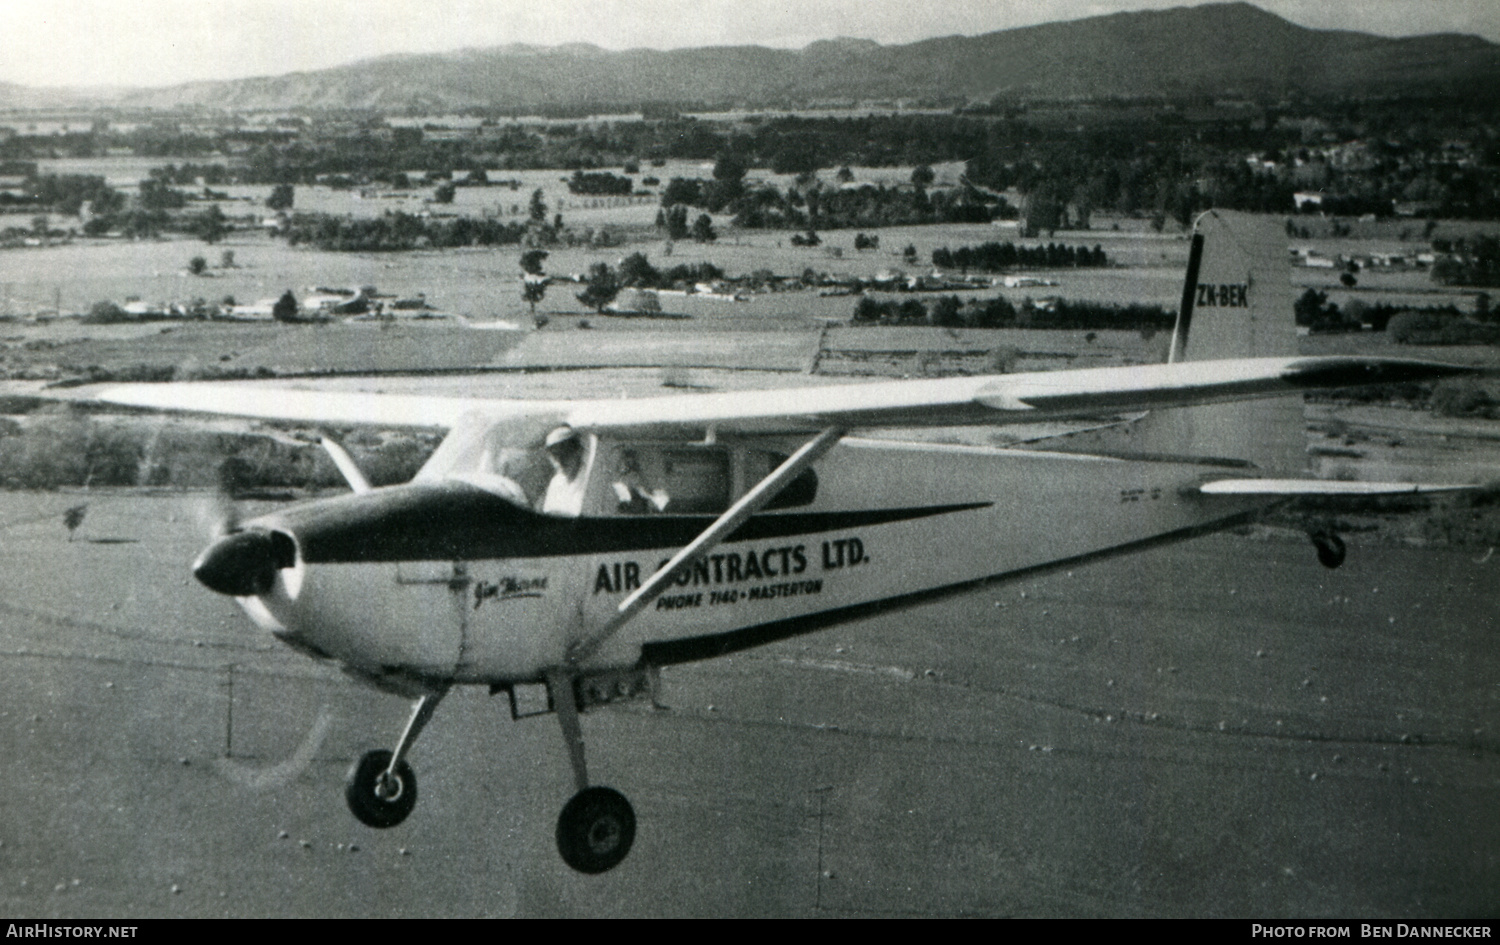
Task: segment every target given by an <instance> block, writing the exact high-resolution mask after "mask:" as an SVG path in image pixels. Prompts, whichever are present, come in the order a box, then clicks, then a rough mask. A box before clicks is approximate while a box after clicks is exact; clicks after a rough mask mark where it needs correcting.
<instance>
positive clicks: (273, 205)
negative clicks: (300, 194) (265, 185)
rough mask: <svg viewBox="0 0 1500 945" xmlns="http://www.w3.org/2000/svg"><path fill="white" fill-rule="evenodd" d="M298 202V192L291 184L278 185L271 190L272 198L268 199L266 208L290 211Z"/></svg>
mask: <svg viewBox="0 0 1500 945" xmlns="http://www.w3.org/2000/svg"><path fill="white" fill-rule="evenodd" d="M295 200H296V190H295V188H293V187H292V185H291V184H277V185H276V186H275V187H272V188H271V196H269V197H267V198H266V207H267V209H270V210H290V209H292V204H293V202H294V201H295Z"/></svg>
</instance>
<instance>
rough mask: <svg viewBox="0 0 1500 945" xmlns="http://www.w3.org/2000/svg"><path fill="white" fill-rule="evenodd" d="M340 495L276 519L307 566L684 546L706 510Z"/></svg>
mask: <svg viewBox="0 0 1500 945" xmlns="http://www.w3.org/2000/svg"><path fill="white" fill-rule="evenodd" d="M359 498H362V497H346V501H343V502H340V503H338V504H336V505H328V506H325V507H323V508H318V507H315V506H313V507H304V508H303V509H299V510H295V511H289V512H288V513H286V514H285V515H284V516H283V517H282V518H281V522H282V524H283V527H288V528H289V529H290V530H291V531H292V532H293V533H294V534H295V535H296V537H297V542H298V546H299V548H300V550H301V554H302V559H303V560H304V561H306V562H307V563H309V564H353V563H372V562H398V561H485V560H497V559H514V558H553V557H576V556H588V555H603V554H619V553H622V552H631V551H663V550H669V549H674V548H681V547H682V546H684V545H686V544H688V543H689V542H691V541H692V540H693V539H694V538H696V537H697V536H698V535H699V534H701V533H702V532H703V530H704V529H706V528H707V527H708V526H709V525H711V524H712V523H713V522H714V520H715V517H714V516H711V515H701V516H699V515H659V516H658V515H641V516H619V517H607V518H606V517H601V518H577V519H571V518H558V517H555V516H550V515H540V514H537V513H535V512H531V511H529V510H527V509H523V508H520V507H518V506H516V505H513V504H511V503H509V502H506V501H505V500H503V499H500V498H497V497H494V496H491V495H489V494H488V493H483V492H481V491H479V490H473V491H470V490H467V489H453V488H447V487H443V488H430V489H423V490H421V491H420V492H418V491H413V492H412V493H410V494H407V495H397V496H391V497H390V499H389V500H387V501H380V502H364V503H361V502H358V501H348V500H352V499H359ZM990 504H991V503H988V502H969V503H961V504H953V505H936V506H920V507H915V508H900V509H871V510H865V511H852V512H778V513H772V514H766V515H758V516H756V517H754V518H752V519H750V520H749V521H748V522H746V523H745V524H744V525H742V526H741V527H740V528H739V529H738V530H737V531H735V532H734V533H733V534H732V535H730V536H729V538H728V539H727V541H729V542H736V541H764V540H767V539H773V538H787V537H792V536H796V535H816V534H821V533H826V532H833V531H840V530H847V529H853V528H862V527H867V526H871V525H883V524H887V523H890V522H903V521H910V520H912V519H920V518H928V517H931V516H935V515H947V514H949V513H952V512H966V511H970V510H973V509H980V508H985V507H987V506H989V505H990Z"/></svg>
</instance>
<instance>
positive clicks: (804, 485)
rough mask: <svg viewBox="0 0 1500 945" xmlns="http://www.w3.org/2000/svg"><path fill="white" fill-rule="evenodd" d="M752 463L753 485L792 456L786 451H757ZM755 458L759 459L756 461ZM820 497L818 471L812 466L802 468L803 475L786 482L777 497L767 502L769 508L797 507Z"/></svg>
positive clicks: (750, 483)
mask: <svg viewBox="0 0 1500 945" xmlns="http://www.w3.org/2000/svg"><path fill="white" fill-rule="evenodd" d="M752 457H753V459H752V462H751V463H750V469H749V474H750V482H749V483H748V485H751V486H753V485H754V484H755V483H757V482H760V481H761V480H762V479H764V478H765V477H767V476H769V475H770V474H771V473H772V472H773V471H775V469H776V467H777V466H780V465H781V464H782V463H784V462H786V461H787V460H788V459H790V457H789V456H788V455H787V454H786V453H756V454H752ZM755 460H758V462H757V461H755ZM817 497H818V472H817V470H815V469H813V468H812V467H808V468H807V469H804V470H802V473H801V475H799V476H797V478H795V479H793V480H792V481H791V482H789V483H787V484H786V487H785V488H783V489H782V490H781V492H779V493H777V495H776V498H774V499H772V500H771V501H770V502H768V503H766V508H767V509H795V508H799V507H801V506H804V505H810V504H812V500H813V499H816V498H817Z"/></svg>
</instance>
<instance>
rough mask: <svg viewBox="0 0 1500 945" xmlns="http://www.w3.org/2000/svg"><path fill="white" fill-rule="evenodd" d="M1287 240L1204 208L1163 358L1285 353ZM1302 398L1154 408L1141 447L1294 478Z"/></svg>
mask: <svg viewBox="0 0 1500 945" xmlns="http://www.w3.org/2000/svg"><path fill="white" fill-rule="evenodd" d="M1286 245H1287V244H1286V235H1285V233H1284V231H1283V230H1282V229H1281V226H1280V224H1279V223H1278V221H1277V220H1276V219H1274V218H1272V217H1264V216H1259V217H1257V216H1251V215H1249V214H1245V213H1235V212H1231V211H1226V210H1210V211H1208V212H1207V213H1204V214H1203V215H1202V216H1200V217H1199V218H1198V221H1197V224H1196V225H1195V226H1194V232H1193V256H1192V258H1191V259H1190V260H1189V265H1188V278H1187V281H1186V282H1185V284H1184V285H1183V292H1182V298H1183V304H1182V307H1181V308H1180V309H1179V310H1178V314H1177V325H1176V327H1175V328H1174V329H1173V332H1172V354H1171V360H1173V361H1177V362H1193V361H1212V360H1218V359H1221V358H1275V357H1294V356H1295V355H1296V354H1297V323H1296V316H1295V314H1294V312H1293V310H1292V283H1291V266H1290V263H1289V262H1288V260H1287V251H1286ZM1304 426H1305V423H1304V420H1303V415H1302V397H1301V395H1300V394H1299V395H1296V396H1291V397H1282V398H1276V399H1274V400H1261V401H1240V402H1237V403H1227V404H1209V405H1207V406H1203V407H1186V408H1181V409H1177V410H1165V411H1161V412H1160V413H1159V415H1158V416H1155V417H1152V418H1149V420H1148V423H1147V429H1146V430H1143V431H1142V432H1144V433H1146V434H1147V442H1148V443H1149V444H1150V447H1151V448H1155V449H1157V450H1159V451H1160V452H1166V453H1184V454H1187V455H1191V456H1200V457H1207V458H1224V459H1240V460H1248V461H1249V462H1252V463H1254V464H1255V465H1256V466H1258V467H1260V468H1261V469H1264V470H1268V471H1276V472H1283V473H1294V472H1301V471H1302V468H1303V466H1304V465H1305V464H1306V455H1307V437H1306V434H1305V432H1304Z"/></svg>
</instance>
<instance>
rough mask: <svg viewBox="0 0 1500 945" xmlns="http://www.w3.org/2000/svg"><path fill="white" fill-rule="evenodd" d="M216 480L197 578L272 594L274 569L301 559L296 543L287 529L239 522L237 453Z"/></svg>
mask: <svg viewBox="0 0 1500 945" xmlns="http://www.w3.org/2000/svg"><path fill="white" fill-rule="evenodd" d="M218 479H219V482H218V488H217V489H216V490H215V491H214V495H213V498H212V499H211V500H210V505H209V508H208V514H207V515H206V516H205V517H206V518H207V520H208V525H209V534H210V536H211V537H212V542H211V543H210V544H209V546H208V547H207V548H205V549H203V553H202V554H200V555H198V560H196V561H194V562H193V577H196V578H197V579H198V581H199V582H200V583H201V584H203V586H204V587H207V588H208V589H209V590H211V591H217V592H218V593H220V594H227V595H229V596H230V597H253V596H258V595H260V594H265V593H268V592H269V591H270V590H271V588H272V587H274V586H275V584H276V572H277V571H279V570H281V569H282V568H290V567H292V566H294V565H295V564H296V563H297V546H296V543H295V542H293V541H292V538H291V536H290V535H287V534H286V533H284V532H278V531H270V530H268V529H264V528H248V529H247V528H243V527H242V526H241V525H240V510H239V506H238V505H237V504H236V503H235V493H236V491H237V490H238V487H239V484H240V481H241V479H242V476H241V473H240V465H239V462H238V461H237V460H236V459H235V458H233V457H231V458H230V459H227V460H225V461H224V462H223V463H221V464H220V465H219V475H218Z"/></svg>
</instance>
